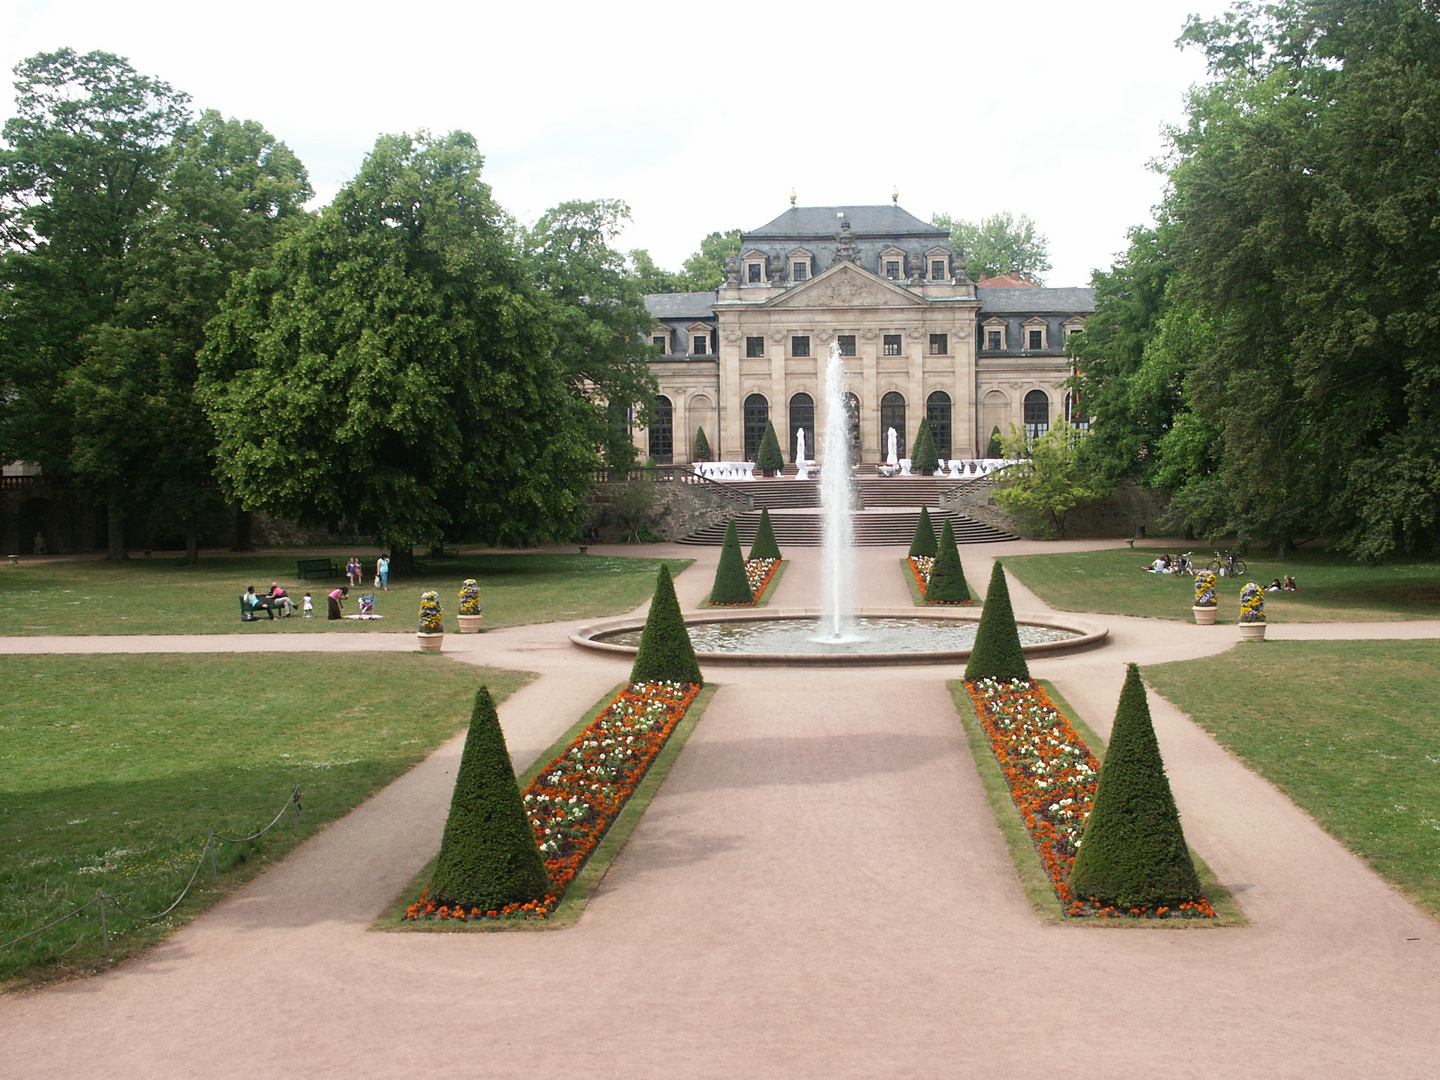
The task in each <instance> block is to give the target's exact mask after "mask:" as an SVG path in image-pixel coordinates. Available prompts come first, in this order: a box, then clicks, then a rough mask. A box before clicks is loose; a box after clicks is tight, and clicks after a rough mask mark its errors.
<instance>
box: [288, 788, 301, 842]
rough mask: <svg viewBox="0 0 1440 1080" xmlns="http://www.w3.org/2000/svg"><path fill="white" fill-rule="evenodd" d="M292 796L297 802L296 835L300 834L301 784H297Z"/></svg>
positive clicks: (291, 793)
mask: <svg viewBox="0 0 1440 1080" xmlns="http://www.w3.org/2000/svg"><path fill="white" fill-rule="evenodd" d="M290 798H291V800H293V801H294V803H295V835H296V836H299V835H300V785H299V784H296V785H295V787H294V788H293V789H291V792H290Z"/></svg>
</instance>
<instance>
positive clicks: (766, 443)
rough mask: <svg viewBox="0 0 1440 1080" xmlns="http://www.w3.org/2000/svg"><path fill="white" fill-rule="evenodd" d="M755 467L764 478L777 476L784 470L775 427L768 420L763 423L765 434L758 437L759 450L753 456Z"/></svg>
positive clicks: (783, 459) (783, 457) (783, 458)
mask: <svg viewBox="0 0 1440 1080" xmlns="http://www.w3.org/2000/svg"><path fill="white" fill-rule="evenodd" d="M755 467H756V468H757V469H759V470H760V471H761V472H762V473H763V474H764V475H766V476H779V475H780V473H781V471H782V470H783V469H784V468H785V456H784V455H783V454H782V453H780V439H779V438H778V437H777V436H776V434H775V425H774V424H772V423H770V421H768V420H767V421H765V434H763V435H762V436H760V449H759V450H758V451H757V452H756V454H755Z"/></svg>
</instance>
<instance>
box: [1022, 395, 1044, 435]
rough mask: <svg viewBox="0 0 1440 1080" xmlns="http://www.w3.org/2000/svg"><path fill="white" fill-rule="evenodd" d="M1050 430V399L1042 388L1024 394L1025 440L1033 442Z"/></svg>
mask: <svg viewBox="0 0 1440 1080" xmlns="http://www.w3.org/2000/svg"><path fill="white" fill-rule="evenodd" d="M1049 430H1050V399H1049V398H1048V397H1046V396H1045V391H1044V390H1031V391H1030V392H1029V393H1028V394H1026V395H1025V441H1026V442H1034V441H1035V440H1036V439H1038V438H1040V436H1041V435H1044V434H1045V433H1046V432H1047V431H1049Z"/></svg>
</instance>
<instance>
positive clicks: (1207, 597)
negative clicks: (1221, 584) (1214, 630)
mask: <svg viewBox="0 0 1440 1080" xmlns="http://www.w3.org/2000/svg"><path fill="white" fill-rule="evenodd" d="M1215 587H1216V578H1215V575H1214V574H1213V573H1211V572H1210V571H1209V570H1201V571H1200V572H1199V573H1198V574H1196V575H1195V606H1194V607H1192V608H1191V609H1190V610H1191V611H1193V612H1194V613H1195V625H1196V626H1213V625H1214V624H1215Z"/></svg>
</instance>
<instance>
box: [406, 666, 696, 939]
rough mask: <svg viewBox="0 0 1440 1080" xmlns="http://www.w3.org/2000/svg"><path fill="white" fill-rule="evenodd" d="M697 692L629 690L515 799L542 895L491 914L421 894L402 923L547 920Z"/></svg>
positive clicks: (680, 686) (642, 686)
mask: <svg viewBox="0 0 1440 1080" xmlns="http://www.w3.org/2000/svg"><path fill="white" fill-rule="evenodd" d="M699 692H700V687H699V686H698V685H697V684H695V683H631V684H630V685H629V686H627V687H626V688H625V689H624V690H622V691H620V693H619V694H618V695H616V697H615V700H614V701H612V702H611V703H610V704H609V705H607V706H606V707H605V709H604V711H602V712H601V713H600V715H599V716H597V717H596V718H595V720H594V721H593V722H592V723H591V724H589V725H588V726H587V727H586V728H585V730H584V731H582V732H581V733H580V734H579V735H577V736H576V737H575V741H574V742H572V743H571V744H570V745H569V747H567V748H566V750H565V752H564V753H562V754H560V755H559V756H558V757H556V758H554V759H553V760H552V761H551V762H550V763H549V764H548V765H546V766H545V768H544V769H542V770H541V771H540V772H539V774H538V775H537V776H536V777H535V779H534V780H532V781H531V782H530V783H529V785H527V786H526V788H525V790H524V791H523V792H522V793H521V795H522V798H523V799H524V802H525V810H526V813H527V815H528V816H529V818H530V827H531V828H532V829H533V830H534V831H535V842H536V843H537V844H539V846H540V854H541V855H543V856H544V858H545V868H546V869H547V870H548V871H549V873H550V892H549V893H548V894H546V895H545V896H543V897H541V898H540V899H539V900H532V901H530V902H528V903H525V904H511V905H509V906H507V907H504V908H500V909H497V910H494V911H482V910H481V909H480V908H471V909H470V910H469V911H466V910H464V909H458V908H457V909H454V910H451V909H448V908H445V907H439V906H437V905H436V904H435V902H434V901H433V900H429V899H427V897H426V895H425V894H423V893H422V894H421V896H420V899H419V900H418V901H417V902H415V903H414V904H411V905H410V907H409V908H408V909H406V912H405V917H406V918H407V919H430V918H433V919H460V920H475V919H498V918H502V917H505V916H509V917H512V918H515V917H518V918H521V919H544V918H546V917H548V916H549V915H550V914H551V913H552V912H554V910H555V907H556V905H557V904H559V903H560V901H561V899H562V898H563V897H564V895H565V890H566V889H567V888H568V887H569V886H570V883H571V882H572V881H574V880H575V876H576V875H577V874H578V873H579V872H580V868H581V867H582V866H583V865H584V864H585V860H586V859H588V858H589V857H590V855H591V853H592V852H593V851H594V850H595V848H596V847H598V846H599V844H600V841H601V840H602V839H604V837H605V833H606V832H607V831H608V830H609V828H610V826H611V825H612V824H614V821H615V819H616V818H617V817H619V816H620V811H621V810H623V809H624V808H625V804H626V802H627V801H629V799H630V796H631V795H633V794H635V789H636V787H638V786H639V784H640V781H641V780H642V779H643V778H644V776H645V773H646V771H647V770H648V769H649V768H650V765H651V763H652V762H653V761H654V760H655V758H656V756H657V755H658V754H659V753H660V750H661V749H662V748H663V747H664V745H665V742H666V740H668V739H669V738H670V735H671V733H672V732H673V731H674V730H675V725H676V724H678V723H679V722H680V719H681V718H682V717H683V716H684V715H685V710H686V709H688V708H689V707H690V703H691V702H692V701H694V700H695V695H696V694H698V693H699ZM427 892H428V890H427Z"/></svg>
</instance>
